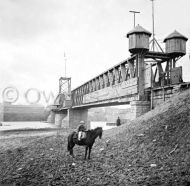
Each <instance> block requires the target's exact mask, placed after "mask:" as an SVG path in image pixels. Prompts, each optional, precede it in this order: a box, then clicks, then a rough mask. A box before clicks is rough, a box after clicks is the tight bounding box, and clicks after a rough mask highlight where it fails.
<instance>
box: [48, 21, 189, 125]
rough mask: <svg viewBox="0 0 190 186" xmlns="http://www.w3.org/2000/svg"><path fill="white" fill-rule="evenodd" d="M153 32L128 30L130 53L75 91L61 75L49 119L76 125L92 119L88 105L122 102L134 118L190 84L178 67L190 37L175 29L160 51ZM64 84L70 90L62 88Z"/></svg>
mask: <svg viewBox="0 0 190 186" xmlns="http://www.w3.org/2000/svg"><path fill="white" fill-rule="evenodd" d="M150 36H151V33H150V32H148V31H147V30H145V29H144V28H142V27H141V26H140V25H138V26H136V27H135V28H134V29H133V30H132V31H130V32H128V34H127V38H129V51H130V52H131V56H130V57H129V58H128V59H126V60H124V61H122V62H120V63H118V64H116V65H115V66H113V67H111V68H110V69H108V70H106V71H104V72H103V73H101V74H99V75H98V76H96V77H94V78H93V79H91V80H89V81H87V82H85V83H84V84H82V85H80V86H79V87H77V88H75V89H74V90H72V91H71V90H70V89H69V88H70V84H71V83H70V81H71V80H70V78H60V88H59V90H60V91H59V95H58V96H57V98H56V100H55V105H54V106H53V107H52V113H51V116H50V118H49V120H50V121H51V122H55V123H58V124H59V125H60V124H61V125H64V126H67V127H68V126H69V127H75V126H77V125H78V123H79V121H80V120H84V121H85V122H86V123H89V121H88V109H89V108H94V107H102V106H112V105H122V104H130V105H131V112H130V115H131V119H134V118H136V117H138V116H140V115H142V114H144V113H146V112H148V111H149V110H150V109H152V108H154V107H156V106H157V105H158V104H160V103H162V102H163V101H165V100H166V99H169V98H170V97H171V96H172V94H173V93H175V92H176V91H177V90H178V89H180V87H181V86H186V85H189V84H188V83H184V82H183V78H182V67H181V66H178V67H176V62H177V61H178V60H179V59H180V58H181V57H183V56H184V55H185V54H186V41H187V38H186V37H185V36H183V35H181V34H180V33H178V32H177V31H174V32H173V33H172V34H170V35H169V36H168V37H166V38H165V40H164V42H165V46H166V51H165V52H164V51H163V50H162V48H161V47H160V50H158V51H151V50H150V49H149V48H150V42H149V38H150ZM158 46H159V44H158ZM65 82H66V83H65ZM67 83H68V84H67ZM65 84H66V85H68V86H67V91H65V90H63V86H65ZM126 114H127V113H126Z"/></svg>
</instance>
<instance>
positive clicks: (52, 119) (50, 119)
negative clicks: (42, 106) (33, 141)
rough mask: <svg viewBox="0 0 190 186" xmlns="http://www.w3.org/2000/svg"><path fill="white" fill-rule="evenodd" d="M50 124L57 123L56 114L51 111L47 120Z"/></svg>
mask: <svg viewBox="0 0 190 186" xmlns="http://www.w3.org/2000/svg"><path fill="white" fill-rule="evenodd" d="M47 122H48V123H54V122H55V112H53V111H51V112H50V114H49V116H48V118H47Z"/></svg>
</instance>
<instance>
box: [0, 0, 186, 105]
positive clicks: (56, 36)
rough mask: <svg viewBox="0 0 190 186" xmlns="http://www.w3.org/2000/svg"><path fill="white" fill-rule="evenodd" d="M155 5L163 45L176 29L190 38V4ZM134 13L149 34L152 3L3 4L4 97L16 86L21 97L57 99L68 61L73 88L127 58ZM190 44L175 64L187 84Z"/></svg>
mask: <svg viewBox="0 0 190 186" xmlns="http://www.w3.org/2000/svg"><path fill="white" fill-rule="evenodd" d="M154 4H155V34H156V39H157V40H158V41H159V42H160V44H161V45H163V43H162V42H163V39H164V38H165V37H166V36H167V35H169V34H170V33H172V32H173V31H174V30H177V31H179V32H180V33H182V34H183V35H185V36H186V37H188V38H190V24H189V22H188V21H187V19H188V18H189V17H190V11H189V9H190V1H189V0H180V1H179V0H167V1H166V0H155V3H154ZM130 10H136V11H140V14H138V15H137V16H136V24H140V25H141V26H143V27H144V28H145V29H147V30H149V31H150V32H151V31H152V12H151V1H150V0H6V1H5V0H0V64H1V67H0V80H1V83H0V93H1V94H2V92H3V90H4V89H5V88H6V87H12V86H13V87H16V89H17V90H18V92H19V94H20V97H23V96H24V94H26V92H27V90H29V89H36V90H38V91H39V92H40V93H41V92H42V91H45V92H46V93H47V94H48V93H49V92H53V94H55V95H56V94H57V92H58V79H59V78H60V77H61V76H65V59H66V75H67V76H68V77H71V86H72V89H73V88H75V87H77V86H79V85H81V84H82V83H84V82H86V81H88V80H90V79H92V78H93V77H95V76H97V75H98V74H100V73H102V72H104V71H105V70H107V69H109V68H110V67H112V66H114V65H115V64H117V63H119V62H121V61H123V60H125V59H126V58H128V57H129V55H130V54H129V52H128V39H127V38H126V37H125V36H126V33H127V32H129V31H130V30H131V29H132V28H133V15H132V14H131V13H129V11H130ZM189 42H190V41H188V42H187V53H188V55H186V56H185V57H183V58H182V59H180V61H178V62H177V65H178V66H180V65H182V67H183V78H184V80H185V81H190V73H189V70H190V58H189V53H190V46H189ZM64 53H65V54H66V58H64ZM21 100H22V99H21ZM18 102H19V101H18ZM21 102H22V101H21Z"/></svg>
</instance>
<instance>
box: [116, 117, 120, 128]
mask: <svg viewBox="0 0 190 186" xmlns="http://www.w3.org/2000/svg"><path fill="white" fill-rule="evenodd" d="M116 125H117V126H120V125H121V121H120V118H119V116H118V118H117V121H116Z"/></svg>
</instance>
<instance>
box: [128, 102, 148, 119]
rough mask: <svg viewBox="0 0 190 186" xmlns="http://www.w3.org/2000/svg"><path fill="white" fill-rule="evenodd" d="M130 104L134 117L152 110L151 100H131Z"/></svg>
mask: <svg viewBox="0 0 190 186" xmlns="http://www.w3.org/2000/svg"><path fill="white" fill-rule="evenodd" d="M130 104H131V110H132V118H133V119H135V118H137V117H139V116H141V115H143V114H145V113H146V112H148V111H150V101H131V103H130Z"/></svg>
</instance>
